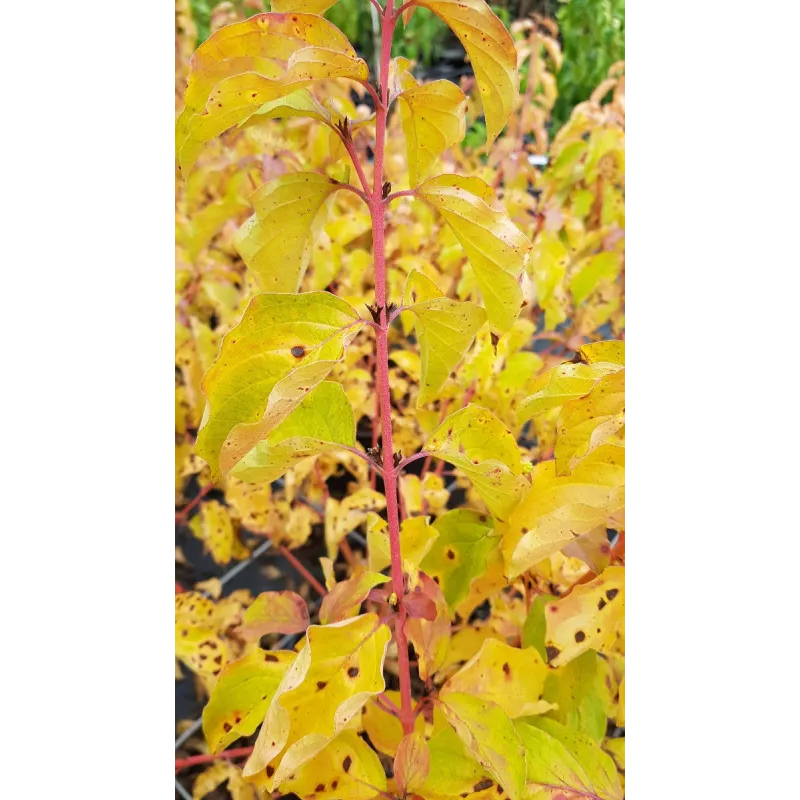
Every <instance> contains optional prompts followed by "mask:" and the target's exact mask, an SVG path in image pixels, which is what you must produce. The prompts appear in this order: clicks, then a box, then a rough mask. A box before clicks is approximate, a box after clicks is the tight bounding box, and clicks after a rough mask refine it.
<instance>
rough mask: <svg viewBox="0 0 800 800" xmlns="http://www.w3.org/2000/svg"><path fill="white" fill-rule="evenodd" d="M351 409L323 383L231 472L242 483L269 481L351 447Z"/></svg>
mask: <svg viewBox="0 0 800 800" xmlns="http://www.w3.org/2000/svg"><path fill="white" fill-rule="evenodd" d="M355 433H356V423H355V418H354V416H353V408H352V406H351V405H350V401H349V400H348V399H347V395H346V394H345V393H344V389H342V387H341V386H340V385H339V384H338V383H333V382H332V381H323V382H322V383H321V384H319V386H316V387H315V388H314V389H312V390H311V391H310V392H309V393H308V394H307V395H306V396H305V397H304V399H303V400H302V402H301V403H300V405H298V406H297V408H295V409H294V411H292V413H291V414H289V416H288V417H286V419H285V420H283V422H281V423H280V425H278V426H277V427H276V428H275V429H274V430H273V431H271V432H270V434H269V436H267V438H266V440H264V441H261V442H259V443H258V444H257V445H256V446H255V447H254V448H253V449H252V450H251V451H250V452H249V453H248V454H247V455H246V456H245V457H244V458H243V459H242V460H241V461H239V463H238V464H237V465H236V466H235V467H234V468H233V471H232V473H231V474H233V475H235V476H237V477H239V478H241V479H242V480H253V481H273V480H275V479H277V478H279V477H280V476H281V475H283V474H284V473H285V472H286V470H288V469H289V468H290V467H291V466H293V465H294V464H296V463H297V462H298V461H302V460H303V459H304V458H308V456H313V455H319V454H320V453H326V452H328V451H330V450H336V449H337V448H339V447H340V446H341V445H344V446H345V447H352V446H353V445H354V444H355Z"/></svg>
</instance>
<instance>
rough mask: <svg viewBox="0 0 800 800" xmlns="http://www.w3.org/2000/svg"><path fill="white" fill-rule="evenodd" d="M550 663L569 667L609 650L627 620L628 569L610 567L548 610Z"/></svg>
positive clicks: (549, 604) (553, 665)
mask: <svg viewBox="0 0 800 800" xmlns="http://www.w3.org/2000/svg"><path fill="white" fill-rule="evenodd" d="M545 615H546V618H547V640H546V642H545V645H546V647H547V659H548V663H549V664H550V666H551V667H558V666H560V665H561V664H566V663H568V662H569V661H571V660H572V659H573V658H577V657H578V656H579V655H580V654H581V653H584V652H586V651H587V650H589V649H594V650H600V651H602V650H605V649H608V648H610V647H611V646H612V645H613V644H614V641H615V639H616V638H617V625H618V624H619V622H620V621H621V620H622V619H624V617H625V568H624V567H609V568H608V569H606V570H604V571H603V574H602V575H600V576H598V577H597V578H595V579H594V580H593V581H590V582H589V583H586V584H583V585H581V586H576V587H575V588H574V589H573V590H572V591H571V592H570V593H569V594H568V595H567V596H566V597H563V598H561V599H558V600H554V601H553V602H552V603H548V604H547V605H546V606H545Z"/></svg>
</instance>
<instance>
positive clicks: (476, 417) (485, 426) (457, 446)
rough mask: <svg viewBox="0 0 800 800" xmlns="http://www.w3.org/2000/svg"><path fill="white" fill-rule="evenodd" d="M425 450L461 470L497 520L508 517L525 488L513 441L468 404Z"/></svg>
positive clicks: (485, 414) (482, 410) (480, 410)
mask: <svg viewBox="0 0 800 800" xmlns="http://www.w3.org/2000/svg"><path fill="white" fill-rule="evenodd" d="M424 449H425V450H427V451H428V452H430V453H433V455H435V456H436V457H437V458H442V459H444V460H445V461H448V462H449V463H451V464H452V465H453V466H455V467H458V468H459V469H461V470H463V471H464V472H465V473H466V474H467V477H468V478H469V479H470V480H471V481H472V484H473V486H474V487H475V491H477V492H478V494H479V495H480V497H481V499H482V500H483V501H484V503H486V506H487V508H488V509H489V511H490V512H491V513H492V514H493V515H494V516H495V517H497V518H498V519H502V518H503V517H505V516H507V515H508V514H509V512H510V511H511V509H513V508H514V506H515V505H516V504H517V503H518V502H519V500H520V498H521V497H522V495H523V493H524V491H525V490H526V489H527V488H528V482H527V481H526V480H525V479H524V478H523V477H522V460H521V458H520V453H519V447H518V446H517V443H516V441H515V439H514V437H513V436H512V435H511V433H510V432H509V430H508V429H507V428H506V426H505V425H503V423H502V422H500V420H499V419H498V418H497V417H496V416H495V415H494V414H492V413H491V411H487V410H486V409H485V408H481V407H480V406H476V405H473V404H472V403H470V404H469V405H467V406H466V407H465V408H462V409H460V410H459V411H456V412H455V413H454V414H451V415H450V416H449V417H447V418H446V419H445V420H444V422H442V424H441V425H440V426H439V427H438V428H437V429H436V430H435V431H434V432H433V433H432V434H431V436H430V438H429V439H428V441H427V442H426V443H425V447H424Z"/></svg>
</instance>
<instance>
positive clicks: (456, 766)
mask: <svg viewBox="0 0 800 800" xmlns="http://www.w3.org/2000/svg"><path fill="white" fill-rule="evenodd" d="M428 749H429V751H430V755H431V766H430V771H429V773H428V777H427V778H426V780H425V783H424V784H423V785H422V788H421V789H420V792H419V794H420V795H421V796H422V797H424V798H425V800H444V799H445V798H454V797H465V796H467V795H470V794H473V793H474V792H476V791H483V787H484V786H485V785H486V783H487V781H488V785H489V787H491V789H492V793H493V794H494V795H495V797H496V796H497V794H496V791H495V788H494V781H493V780H492V779H491V778H489V773H488V772H487V771H486V770H485V769H484V768H483V767H482V766H481V765H480V764H479V763H478V762H477V761H476V760H475V757H474V756H473V754H472V753H470V751H469V750H468V749H467V747H466V746H465V745H464V743H463V742H462V741H461V739H460V738H459V737H458V734H456V732H455V731H454V730H453V729H452V728H451V727H449V726H448V727H446V728H443V729H442V730H440V731H439V732H438V733H436V734H435V735H434V736H432V737H431V738H430V740H429V741H428Z"/></svg>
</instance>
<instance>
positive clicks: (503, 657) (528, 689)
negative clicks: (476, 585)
mask: <svg viewBox="0 0 800 800" xmlns="http://www.w3.org/2000/svg"><path fill="white" fill-rule="evenodd" d="M547 671H548V670H547V666H546V664H545V663H544V661H543V660H542V659H541V657H540V656H539V654H538V653H537V652H536V650H534V649H533V648H532V647H529V648H526V649H524V650H521V649H520V648H518V647H511V645H508V644H506V643H505V642H500V641H498V640H497V639H487V640H486V641H485V642H484V643H483V646H482V647H481V649H480V650H479V651H478V652H477V653H476V654H475V655H474V656H473V657H472V658H471V659H470V660H469V661H468V662H467V663H466V664H465V665H464V666H463V667H462V668H461V669H460V670H459V671H458V672H456V674H455V675H453V676H452V677H450V678H449V679H448V680H447V683H445V685H444V686H443V687H442V689H441V690H440V692H439V696H440V697H442V698H443V699H444V698H445V697H446V695H447V694H449V693H451V692H464V693H466V694H470V695H475V696H476V697H480V698H482V699H485V700H491V701H492V702H493V703H497V705H499V706H500V707H501V708H502V709H503V710H504V711H505V712H506V714H508V716H509V717H511V718H512V719H513V718H515V717H521V716H524V715H527V714H541V713H543V712H546V711H547V710H548V709H549V708H551V705H550V703H546V702H543V701H542V700H541V697H542V694H543V693H544V684H545V679H546V678H547ZM445 702H446V701H445Z"/></svg>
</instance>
